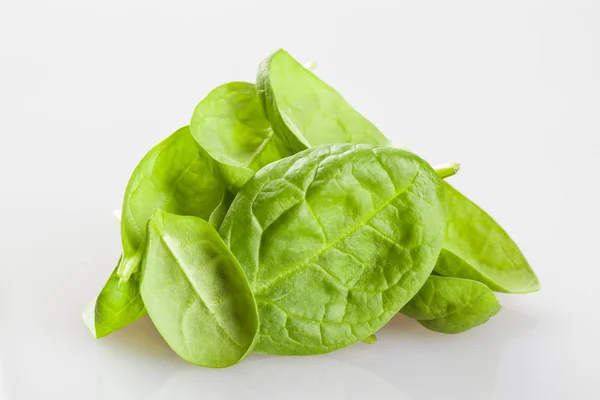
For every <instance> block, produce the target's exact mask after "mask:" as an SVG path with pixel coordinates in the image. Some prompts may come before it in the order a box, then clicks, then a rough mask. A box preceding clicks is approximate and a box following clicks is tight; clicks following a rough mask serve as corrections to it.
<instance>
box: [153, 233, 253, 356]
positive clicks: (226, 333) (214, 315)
mask: <svg viewBox="0 0 600 400" xmlns="http://www.w3.org/2000/svg"><path fill="white" fill-rule="evenodd" d="M158 237H159V238H160V240H161V242H163V243H164V245H165V247H166V248H167V250H169V253H170V254H171V256H173V259H174V260H175V261H176V263H177V265H178V266H179V269H180V270H181V272H182V273H183V276H184V277H185V279H186V280H187V281H188V283H189V284H190V286H191V287H192V289H193V290H194V292H195V293H196V294H197V298H198V299H199V300H200V302H201V303H202V304H203V305H204V307H205V308H206V309H207V310H208V313H209V314H210V315H211V316H212V317H213V320H214V321H215V324H216V325H217V326H218V327H219V329H221V330H222V331H223V334H224V335H225V337H226V338H227V339H228V340H229V341H230V342H231V344H233V345H234V346H236V347H238V348H240V349H242V348H243V346H241V345H240V344H239V343H237V342H236V341H235V340H233V338H232V337H231V336H230V335H229V333H228V332H227V330H225V328H224V327H223V326H222V325H221V323H220V322H219V320H218V318H217V316H216V314H215V313H214V312H213V310H211V309H210V307H208V304H206V301H204V298H202V295H201V294H200V289H199V288H198V287H197V286H196V284H195V283H194V282H193V281H192V279H191V278H190V276H189V275H188V273H187V271H186V268H184V267H183V263H182V262H181V260H180V259H179V257H177V255H176V254H175V252H174V251H173V249H172V248H171V246H169V242H168V241H167V240H166V238H165V237H163V235H161V234H160V233H159V234H158Z"/></svg>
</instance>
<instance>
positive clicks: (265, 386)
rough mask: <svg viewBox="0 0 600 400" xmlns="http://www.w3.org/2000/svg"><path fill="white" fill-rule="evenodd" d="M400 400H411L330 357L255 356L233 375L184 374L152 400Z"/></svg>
mask: <svg viewBox="0 0 600 400" xmlns="http://www.w3.org/2000/svg"><path fill="white" fill-rule="evenodd" d="M242 397H244V398H261V399H265V400H278V399H283V398H285V399H299V400H300V399H331V400H343V399H357V400H358V399H368V398H375V399H397V400H408V399H409V397H408V396H406V395H404V394H403V393H402V391H401V390H400V389H399V388H398V387H396V386H395V385H394V384H392V383H391V382H389V381H386V380H385V379H383V378H381V377H380V376H377V375H375V374H373V373H371V372H368V371H366V370H363V369H361V368H358V367H356V366H353V365H350V364H347V363H344V362H341V361H338V360H336V359H334V358H329V357H326V356H325V357H294V360H293V362H287V360H283V359H279V357H277V358H275V357H267V358H262V357H250V358H249V359H247V360H246V362H244V363H242V364H240V365H239V366H236V367H234V368H231V369H229V370H214V369H213V370H202V371H197V370H190V369H186V370H180V371H177V372H176V373H174V374H173V375H172V376H171V377H170V378H169V379H168V380H167V381H166V382H165V383H164V384H163V385H162V386H161V387H160V389H159V390H158V391H157V392H156V394H155V395H154V397H152V400H171V399H181V400H188V399H190V400H191V399H198V398H202V399H238V398H242Z"/></svg>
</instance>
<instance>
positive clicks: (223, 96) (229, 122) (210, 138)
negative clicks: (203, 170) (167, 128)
mask: <svg viewBox="0 0 600 400" xmlns="http://www.w3.org/2000/svg"><path fill="white" fill-rule="evenodd" d="M190 130H191V133H192V136H194V138H195V139H196V141H197V142H198V143H199V144H200V146H202V148H204V150H206V152H207V153H208V154H209V155H210V156H211V157H212V158H214V159H215V160H216V162H217V163H218V165H219V168H220V170H221V174H222V176H223V178H224V179H226V180H227V182H228V184H229V185H230V188H232V190H233V191H237V190H238V189H239V188H240V187H242V186H243V185H244V183H246V181H247V180H248V179H250V178H251V177H252V176H253V175H254V173H255V172H256V171H258V170H259V169H260V168H262V167H263V166H265V165H267V164H269V163H270V162H273V161H275V160H279V159H281V158H284V157H287V156H289V155H291V154H292V151H291V150H290V149H289V148H288V147H287V146H286V145H284V143H283V142H282V141H281V139H280V138H279V137H278V136H277V135H275V134H274V133H273V130H272V129H271V125H270V124H269V121H267V119H266V118H265V117H264V115H263V111H262V110H261V106H260V103H259V101H258V97H257V95H256V86H255V85H254V84H252V83H246V82H231V83H227V84H225V85H221V86H219V87H217V88H216V89H214V90H213V91H212V92H210V93H209V94H208V96H206V98H204V100H202V101H201V102H200V103H199V104H198V105H197V106H196V109H195V110H194V114H193V116H192V122H191V123H190Z"/></svg>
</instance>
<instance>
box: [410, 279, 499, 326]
mask: <svg viewBox="0 0 600 400" xmlns="http://www.w3.org/2000/svg"><path fill="white" fill-rule="evenodd" d="M498 311H500V304H499V303H498V300H497V299H496V296H495V295H494V293H493V292H492V291H491V290H490V289H489V288H488V287H487V286H485V285H484V284H483V283H480V282H476V281H471V280H468V279H460V278H448V277H444V276H435V275H432V276H430V277H429V278H428V279H427V282H425V285H423V287H422V288H421V290H419V293H417V295H416V296H415V297H413V298H412V299H411V300H410V301H409V302H408V303H407V304H406V305H405V306H404V308H402V311H401V312H402V314H404V315H406V316H408V317H410V318H414V319H416V320H417V321H418V322H419V323H420V324H421V325H423V326H424V327H426V328H428V329H431V330H432V331H436V332H441V333H460V332H464V331H466V330H469V329H471V328H474V327H476V326H478V325H481V324H483V323H485V322H487V321H488V320H489V319H490V318H491V317H493V316H494V315H496V313H498Z"/></svg>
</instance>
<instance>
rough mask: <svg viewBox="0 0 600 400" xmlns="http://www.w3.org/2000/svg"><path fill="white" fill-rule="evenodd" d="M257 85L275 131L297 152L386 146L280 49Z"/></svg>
mask: <svg viewBox="0 0 600 400" xmlns="http://www.w3.org/2000/svg"><path fill="white" fill-rule="evenodd" d="M256 86H257V88H258V95H259V98H260V100H261V104H262V107H263V109H264V111H265V114H266V116H267V119H268V120H269V121H270V122H271V125H272V126H273V130H274V131H275V133H276V134H277V135H279V136H280V137H281V139H282V140H284V142H285V143H286V144H287V146H288V147H289V148H291V149H294V150H295V151H301V150H304V149H306V148H308V147H313V146H318V145H322V144H330V143H364V144H378V145H386V144H388V143H389V142H388V140H387V139H386V137H385V136H383V134H381V132H379V130H378V129H377V128H376V127H375V126H374V125H373V124H372V123H370V122H369V121H368V120H367V119H366V118H365V117H363V116H362V115H360V114H359V113H358V112H357V111H356V110H355V109H354V108H352V106H351V105H350V104H348V102H347V101H346V100H344V98H343V97H342V96H341V95H340V94H339V93H338V92H337V91H336V90H335V89H333V88H332V87H331V86H329V85H327V84H326V83H324V82H323V81H322V80H320V79H319V78H318V77H317V76H316V75H315V74H313V73H312V72H310V71H309V70H308V69H306V68H304V67H303V66H302V65H301V64H300V63H298V62H297V61H296V60H294V58H292V56H290V55H289V54H288V53H287V52H285V51H283V50H279V51H277V52H275V53H274V54H273V55H271V56H270V57H269V58H267V59H266V60H264V61H263V62H262V63H261V64H260V66H259V69H258V75H257V84H256Z"/></svg>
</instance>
